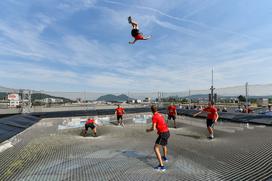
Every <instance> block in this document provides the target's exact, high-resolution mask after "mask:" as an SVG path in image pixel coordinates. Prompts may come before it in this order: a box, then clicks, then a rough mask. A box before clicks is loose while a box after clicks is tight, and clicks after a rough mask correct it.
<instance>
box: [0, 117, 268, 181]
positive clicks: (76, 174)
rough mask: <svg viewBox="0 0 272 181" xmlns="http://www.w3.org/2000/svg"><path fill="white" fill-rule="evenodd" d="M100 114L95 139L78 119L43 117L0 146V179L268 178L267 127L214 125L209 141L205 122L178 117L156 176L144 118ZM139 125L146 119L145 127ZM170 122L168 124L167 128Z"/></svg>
mask: <svg viewBox="0 0 272 181" xmlns="http://www.w3.org/2000/svg"><path fill="white" fill-rule="evenodd" d="M124 119H125V127H124V128H123V127H120V126H116V125H115V124H114V121H115V117H113V116H100V117H99V121H98V122H99V124H100V126H99V127H98V137H93V136H92V134H91V132H89V134H88V136H87V137H82V136H81V135H80V133H81V130H82V127H81V126H82V125H83V124H82V123H83V121H84V118H50V119H49V118H48V119H42V120H41V121H39V122H38V123H36V124H34V125H33V126H32V127H30V128H28V129H26V130H25V131H24V132H22V133H20V134H18V135H16V136H14V137H13V138H11V139H9V140H7V141H5V142H3V143H1V144H0V180H86V181H87V180H267V179H269V178H271V176H272V134H271V131H272V127H269V126H262V125H251V124H249V125H248V124H242V123H228V122H220V123H219V124H218V125H216V126H215V139H213V140H208V139H207V130H206V126H205V120H204V119H194V118H188V117H182V116H178V119H177V122H178V128H177V129H174V128H170V134H171V137H170V139H169V144H168V148H169V155H168V157H169V162H168V163H166V164H165V165H166V167H167V170H166V171H165V172H163V173H161V172H157V171H155V170H154V169H153V167H155V166H157V165H158V161H157V159H156V157H155V154H154V151H153V146H154V142H155V140H156V137H157V135H156V132H155V131H154V132H153V133H146V132H145V129H146V128H148V127H150V114H149V115H148V114H146V113H142V114H129V115H125V117H124ZM145 120H147V122H146V123H145ZM171 126H172V124H171V123H170V127H171Z"/></svg>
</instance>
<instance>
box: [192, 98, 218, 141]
mask: <svg viewBox="0 0 272 181" xmlns="http://www.w3.org/2000/svg"><path fill="white" fill-rule="evenodd" d="M203 111H204V112H207V113H208V115H207V122H206V123H207V129H208V132H209V134H210V136H209V137H208V138H209V139H213V138H214V136H213V126H214V124H216V123H217V120H218V117H219V116H218V113H217V109H216V107H215V106H214V103H213V102H209V103H208V107H206V108H204V109H203V110H201V111H200V112H198V113H196V114H194V115H193V116H194V117H195V116H197V115H199V114H200V113H202V112H203Z"/></svg>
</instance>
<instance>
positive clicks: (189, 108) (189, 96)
mask: <svg viewBox="0 0 272 181" xmlns="http://www.w3.org/2000/svg"><path fill="white" fill-rule="evenodd" d="M190 108H191V89H189V109H190Z"/></svg>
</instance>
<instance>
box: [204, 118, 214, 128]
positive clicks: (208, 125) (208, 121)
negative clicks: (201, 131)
mask: <svg viewBox="0 0 272 181" xmlns="http://www.w3.org/2000/svg"><path fill="white" fill-rule="evenodd" d="M206 123H207V127H212V128H213V125H214V120H212V119H207V121H206Z"/></svg>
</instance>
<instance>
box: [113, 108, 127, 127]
mask: <svg viewBox="0 0 272 181" xmlns="http://www.w3.org/2000/svg"><path fill="white" fill-rule="evenodd" d="M123 114H125V109H124V108H122V107H121V106H120V105H118V106H117V108H116V109H115V115H116V116H117V122H118V125H122V126H124V123H123Z"/></svg>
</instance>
